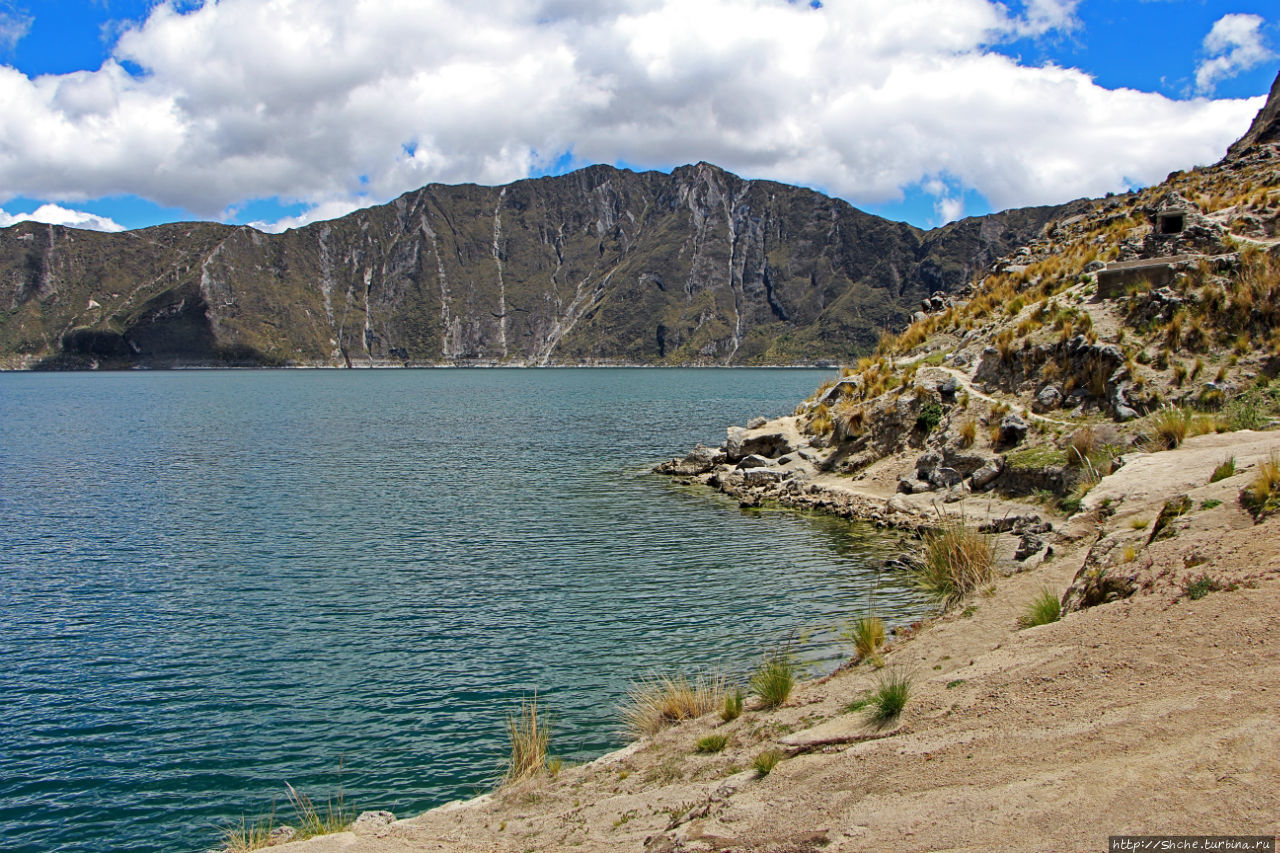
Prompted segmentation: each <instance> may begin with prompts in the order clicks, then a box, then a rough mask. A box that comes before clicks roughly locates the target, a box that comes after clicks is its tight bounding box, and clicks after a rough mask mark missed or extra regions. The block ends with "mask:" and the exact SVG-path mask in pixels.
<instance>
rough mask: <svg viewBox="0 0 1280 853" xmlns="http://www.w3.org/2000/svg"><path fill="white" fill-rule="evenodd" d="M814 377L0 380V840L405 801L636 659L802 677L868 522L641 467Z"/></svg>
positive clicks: (509, 374)
mask: <svg viewBox="0 0 1280 853" xmlns="http://www.w3.org/2000/svg"><path fill="white" fill-rule="evenodd" d="M828 377H829V374H828V373H825V372H822V371H812V370H807V371H803V370H689V369H683V370H385V371H342V372H338V371H244V372H238V371H182V372H156V373H147V372H130V373H110V374H3V375H0V519H2V520H3V524H2V525H0V719H2V720H3V724H2V725H0V847H3V848H4V849H5V850H19V851H53V850H57V851H70V852H71V853H89V851H94V853H98V851H107V850H110V851H160V850H164V851H199V850H205V849H208V848H209V847H212V846H215V844H216V842H217V841H218V838H219V826H221V825H224V824H226V823H227V822H228V821H233V820H238V819H239V818H240V817H241V816H248V817H249V818H253V817H256V816H258V815H260V814H264V813H267V812H270V811H271V810H272V807H273V802H276V803H277V805H276V811H277V813H278V814H279V815H280V816H281V817H282V818H284V819H286V820H287V818H288V817H289V814H288V808H287V806H285V805H283V803H282V800H283V797H282V793H283V790H284V785H285V783H286V782H290V783H292V784H293V785H294V786H295V787H297V788H298V789H299V790H302V791H304V792H307V793H309V794H311V796H312V797H313V798H316V799H319V800H323V799H324V797H325V796H327V795H329V794H332V793H334V792H336V791H337V790H338V789H339V788H341V790H342V792H343V795H344V798H345V800H346V802H347V803H348V804H354V805H355V807H356V808H357V809H366V808H369V809H374V808H379V809H380V808H385V809H390V810H392V811H395V812H396V813H397V814H398V815H400V816H402V817H403V816H409V815H411V814H414V813H417V812H420V811H422V810H424V809H426V808H429V807H431V806H434V805H438V804H440V803H442V802H445V801H448V800H451V799H457V798H459V797H467V796H471V795H473V794H476V793H479V792H482V791H484V790H486V789H487V788H488V787H490V786H491V785H492V783H493V781H494V779H495V778H496V777H497V775H498V774H499V772H500V767H501V763H502V758H503V754H504V751H505V747H506V744H505V735H504V731H503V720H504V717H505V715H506V714H507V713H508V712H510V711H512V710H515V709H516V708H517V707H518V705H519V702H520V700H521V698H522V697H523V696H526V695H531V694H532V693H534V691H537V694H538V696H539V699H540V701H541V702H542V703H543V704H545V705H546V706H548V707H549V708H550V709H552V710H553V712H554V714H555V726H556V728H555V736H554V741H553V744H552V747H553V752H555V753H557V754H559V755H561V756H564V757H565V758H568V759H586V758H590V757H593V756H595V755H598V754H601V753H603V752H605V751H607V750H610V749H613V748H616V747H618V746H620V745H622V744H623V743H624V742H625V741H624V739H623V738H622V737H621V736H620V735H619V733H618V730H619V724H618V714H617V709H616V705H617V703H618V701H619V700H620V699H621V697H622V696H623V695H624V694H625V691H626V688H627V685H628V683H629V682H630V681H631V680H632V679H634V678H635V677H636V676H638V675H641V674H644V673H646V672H650V671H657V670H671V669H680V670H692V669H694V668H696V667H699V666H711V667H716V668H720V669H723V670H724V671H726V672H729V673H731V674H734V675H735V676H740V675H741V674H743V673H746V672H748V671H749V670H750V668H751V667H752V665H753V664H754V663H755V662H756V661H758V660H759V658H760V655H761V654H762V653H763V652H764V651H766V650H768V649H771V648H775V647H777V646H779V645H780V644H784V643H788V642H791V643H792V644H793V646H794V648H795V649H796V650H797V651H798V653H799V654H800V656H801V657H802V658H804V659H805V660H807V661H808V662H810V663H811V664H812V665H813V666H814V667H815V668H816V669H822V668H824V667H826V668H830V667H831V666H833V665H834V664H835V662H837V661H838V660H839V659H840V656H841V655H842V654H847V651H848V650H847V649H842V648H841V647H840V645H839V642H838V640H837V639H836V637H835V633H834V629H836V628H838V627H839V626H840V625H841V624H842V623H843V622H844V621H845V620H847V619H848V618H850V616H851V615H853V614H855V613H856V612H857V610H858V609H859V608H860V607H862V606H864V605H865V603H866V601H867V596H868V595H869V594H870V590H871V589H872V586H873V585H875V584H876V583H877V580H876V578H877V572H876V567H877V566H878V565H879V564H880V563H881V562H882V561H883V560H884V558H885V557H886V556H888V555H889V554H890V553H891V552H892V551H893V550H894V548H895V543H896V541H897V540H896V538H895V537H893V536H892V535H888V534H883V533H878V532H877V531H875V530H873V529H870V528H868V527H865V526H862V525H853V524H849V523H846V522H842V521H839V520H836V519H830V518H823V517H815V516H802V515H799V514H795V513H790V512H785V511H777V510H775V511H763V512H761V511H744V510H740V509H739V508H738V506H737V505H736V503H731V502H728V501H726V500H725V499H723V498H720V497H718V496H715V495H713V494H710V493H709V492H707V491H703V490H696V489H690V488H682V487H679V486H677V485H675V484H673V483H672V482H670V481H669V480H667V479H665V478H661V477H657V476H655V475H652V474H648V473H646V472H647V470H648V469H649V468H650V467H651V466H652V465H653V464H655V463H657V462H659V461H662V460H663V459H665V458H669V457H671V456H676V455H682V454H683V453H684V452H685V451H686V450H687V449H688V448H690V447H691V446H692V445H693V444H694V443H695V442H699V441H701V442H704V443H708V444H717V443H719V442H721V441H723V438H724V427H725V426H726V425H728V424H731V423H739V424H741V423H745V422H746V420H747V419H749V418H750V417H752V416H754V415H757V414H766V415H777V414H783V413H786V412H789V411H790V410H791V409H792V408H793V407H794V405H795V404H796V402H797V401H799V400H800V399H802V398H803V397H804V396H806V395H807V394H809V393H810V392H812V390H813V389H814V388H815V387H816V386H817V385H818V384H819V382H821V381H822V380H823V379H826V378H828ZM894 583H895V582H894V579H893V578H892V577H886V578H881V579H880V580H879V587H878V590H877V592H876V606H877V609H878V610H880V611H881V612H884V613H887V614H889V615H890V616H891V617H892V618H893V621H908V620H909V619H911V618H914V617H915V616H917V615H918V614H920V613H922V612H923V611H924V605H923V603H922V602H921V601H920V600H919V599H918V598H917V597H916V596H915V595H914V594H912V593H911V592H909V591H907V590H905V589H903V588H901V587H899V586H895V585H894ZM278 801H279V802H278Z"/></svg>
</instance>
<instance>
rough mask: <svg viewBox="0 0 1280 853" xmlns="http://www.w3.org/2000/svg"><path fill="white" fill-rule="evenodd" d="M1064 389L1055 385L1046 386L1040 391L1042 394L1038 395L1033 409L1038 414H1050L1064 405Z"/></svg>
mask: <svg viewBox="0 0 1280 853" xmlns="http://www.w3.org/2000/svg"><path fill="white" fill-rule="evenodd" d="M1062 399H1063V398H1062V389H1060V388H1058V387H1057V386H1054V385H1046V386H1045V387H1043V388H1041V389H1040V393H1039V394H1036V401H1035V403H1034V404H1033V405H1032V408H1033V409H1035V410H1036V411H1037V412H1048V411H1050V410H1052V409H1056V408H1058V406H1060V405H1062Z"/></svg>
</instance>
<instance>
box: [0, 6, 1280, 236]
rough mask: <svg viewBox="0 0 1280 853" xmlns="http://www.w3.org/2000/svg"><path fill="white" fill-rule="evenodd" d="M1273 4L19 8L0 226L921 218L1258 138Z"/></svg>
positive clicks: (1271, 51)
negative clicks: (575, 189)
mask: <svg viewBox="0 0 1280 853" xmlns="http://www.w3.org/2000/svg"><path fill="white" fill-rule="evenodd" d="M1277 70H1280V9H1278V8H1277V4H1276V2H1275V0H1238V2H1237V1H1236V0H1004V2H994V0H821V2H817V0H814V2H804V0H795V2H789V0H165V2H156V0H0V226H7V225H11V224H13V223H14V222H17V221H21V220H23V219H34V220H36V221H41V222H51V223H56V224H63V225H71V226H75V227H81V228H94V229H99V230H108V231H111V230H121V229H131V228H141V227H146V226H150V225H155V224H159V223H163V222H173V221H181V220H192V219H201V220H216V221H221V222H229V223H236V224H248V225H252V226H254V227H256V228H260V229H262V230H264V231H281V230H284V229H286V228H290V227H297V226H300V225H304V224H307V223H309V222H313V221H317V220H322V219H329V218H334V217H337V216H341V215H345V214H346V213H349V212H350V211H352V210H355V209H358V208H360V207H366V206H369V205H372V204H381V203H384V202H387V201H390V200H391V199H393V198H395V197H396V196H398V195H400V194H402V193H404V192H407V191H409V190H412V189H416V188H417V187H420V186H422V185H424V184H427V183H467V182H474V183H480V184H502V183H507V182H509V181H513V180H518V179H520V178H526V177H537V176H541V175H548V174H563V173H565V172H568V171H572V170H574V169H576V168H580V167H582V166H586V165H590V164H593V163H607V164H611V165H615V166H619V167H623V168H631V169H636V170H644V169H658V170H662V171H670V170H671V169H672V168H674V167H676V166H679V165H682V164H685V163H695V162H698V161H708V162H711V163H715V164H716V165H718V166H721V167H723V168H725V169H728V170H730V171H732V172H735V173H737V174H739V175H742V176H743V177H746V178H761V179H769V180H775V181H782V182H785V183H791V184H798V185H801V186H807V187H812V188H813V189H815V190H818V191H821V192H824V193H826V194H828V195H833V196H837V197H840V198H843V199H845V200H847V201H849V202H850V203H852V204H854V205H855V206H857V207H859V208H861V209H863V210H867V211H870V212H872V213H877V214H879V215H881V216H887V217H889V218H892V219H898V220H904V221H908V222H911V223H912V224H914V225H917V226H920V227H922V228H929V227H935V226H937V225H941V224H943V223H945V222H948V221H952V220H954V219H957V218H960V217H963V216H972V215H978V214H983V213H988V212H990V211H992V210H1002V209H1006V208H1010V207H1021V206H1027V205H1035V204H1055V203H1060V202H1063V201H1067V200H1070V199H1073V198H1079V197H1082V196H1088V197H1096V196H1101V195H1105V194H1106V193H1108V192H1124V191H1126V190H1128V189H1131V188H1136V187H1141V186H1147V185H1150V184H1154V183H1158V182H1159V181H1161V180H1162V179H1163V178H1164V177H1165V176H1166V175H1167V174H1168V173H1169V172H1171V171H1175V170H1178V169H1185V168H1190V167H1192V166H1195V165H1202V164H1208V163H1212V162H1214V161H1216V160H1218V159H1219V158H1220V157H1221V156H1222V155H1223V153H1225V151H1226V148H1227V146H1228V145H1229V144H1230V143H1231V142H1232V141H1234V140H1235V139H1237V138H1238V137H1240V136H1241V135H1243V133H1244V132H1245V130H1246V129H1247V128H1248V125H1249V122H1250V121H1251V120H1252V119H1253V116H1254V115H1255V114H1256V112H1257V111H1258V109H1260V108H1261V106H1262V104H1263V102H1264V100H1265V95H1266V93H1267V91H1268V90H1269V89H1270V87H1271V83H1272V81H1273V80H1274V79H1275V78H1276V73H1277Z"/></svg>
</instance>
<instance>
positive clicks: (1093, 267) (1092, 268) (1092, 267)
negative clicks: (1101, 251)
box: [1084, 261, 1107, 272]
mask: <svg viewBox="0 0 1280 853" xmlns="http://www.w3.org/2000/svg"><path fill="white" fill-rule="evenodd" d="M1106 266H1107V265H1106V264H1104V263H1103V262H1102V261H1089V263H1087V264H1085V265H1084V271H1085V272H1097V271H1098V270H1100V269H1104V268H1105V267H1106Z"/></svg>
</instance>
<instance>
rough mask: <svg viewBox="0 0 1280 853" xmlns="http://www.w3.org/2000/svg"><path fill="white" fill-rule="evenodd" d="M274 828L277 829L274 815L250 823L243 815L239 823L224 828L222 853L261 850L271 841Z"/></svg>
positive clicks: (243, 852) (248, 852) (244, 852)
mask: <svg viewBox="0 0 1280 853" xmlns="http://www.w3.org/2000/svg"><path fill="white" fill-rule="evenodd" d="M273 829H275V816H274V815H272V816H270V817H263V818H258V819H257V820H256V821H254V822H253V823H249V822H248V821H246V820H245V819H244V818H243V817H242V818H240V822H239V823H235V824H231V825H230V826H227V827H226V828H224V829H223V831H222V850H221V853H250V851H252V850H260V849H261V848H263V847H266V846H267V845H269V844H270V843H271V841H272V838H271V831H272V830H273Z"/></svg>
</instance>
